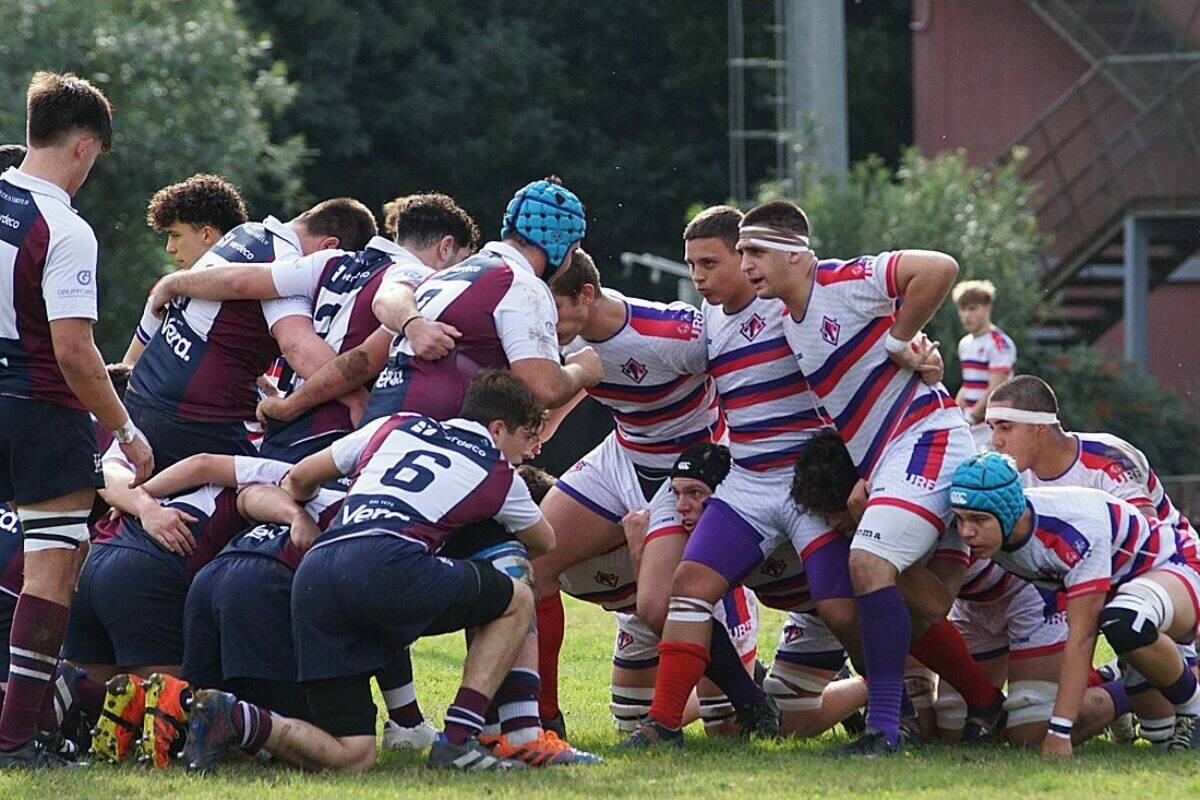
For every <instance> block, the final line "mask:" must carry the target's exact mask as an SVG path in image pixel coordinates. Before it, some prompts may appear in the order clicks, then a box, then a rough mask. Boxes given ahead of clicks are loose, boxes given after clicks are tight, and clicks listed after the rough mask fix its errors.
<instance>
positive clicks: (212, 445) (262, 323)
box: [126, 198, 375, 469]
mask: <svg viewBox="0 0 1200 800" xmlns="http://www.w3.org/2000/svg"><path fill="white" fill-rule="evenodd" d="M374 233H375V218H374V217H373V216H372V215H371V212H370V211H369V210H367V208H366V207H365V206H363V205H362V204H361V203H359V202H358V201H356V200H351V199H349V198H338V199H335V200H326V201H325V202H323V203H319V204H318V205H316V206H314V207H313V208H311V209H309V210H308V211H306V212H304V213H303V214H301V215H300V216H298V217H296V218H295V219H293V220H292V221H291V222H290V223H288V224H286V225H285V224H284V223H282V222H280V221H279V220H277V219H275V218H274V217H268V218H267V219H266V220H264V221H263V222H261V223H259V222H248V223H245V224H244V225H239V226H238V227H236V228H234V229H233V230H231V231H229V232H228V233H226V234H225V236H223V237H222V238H221V239H220V241H218V242H217V244H216V245H214V246H213V248H212V249H210V250H209V251H208V252H207V253H206V254H205V255H204V256H203V257H202V258H201V259H200V260H199V261H198V262H196V264H195V265H194V266H193V267H192V269H191V270H188V271H187V272H182V273H175V274H174V275H173V276H167V278H164V279H163V280H162V281H159V284H162V283H163V282H164V281H168V279H169V278H171V277H181V276H184V275H189V274H191V273H193V272H199V271H203V270H207V269H211V268H213V267H217V266H221V265H224V264H238V263H261V262H267V261H271V262H273V261H279V260H284V259H289V260H291V259H295V258H297V257H299V256H301V255H307V254H309V253H313V252H316V251H318V250H324V249H329V248H332V247H339V246H342V247H345V248H346V249H349V250H359V249H362V247H364V246H365V245H366V243H367V241H368V240H369V239H370V237H371V236H372V235H373V234H374ZM168 286H169V283H168ZM165 293H166V289H159V288H158V287H157V286H156V287H155V289H153V290H151V293H150V299H149V301H148V302H147V311H146V315H144V317H143V326H150V327H154V325H155V324H156V323H157V322H158V320H157V319H156V318H154V316H153V315H154V313H155V311H156V310H157V309H159V308H160V307H161V306H162V305H163V304H162V303H160V302H159V300H158V297H159V296H160V295H163V294H165ZM151 319H153V320H154V322H153V323H152V322H150V320H151ZM147 332H149V331H147ZM281 352H282V354H283V355H284V356H285V357H286V358H287V361H288V364H290V365H291V367H292V368H293V369H294V370H296V372H298V373H299V374H300V375H302V376H304V375H309V374H311V373H312V372H314V371H315V370H316V369H317V368H318V367H320V366H321V365H322V364H324V363H325V362H326V361H328V360H329V359H331V358H333V355H334V353H333V350H332V349H331V348H330V346H329V345H328V344H327V343H326V342H325V341H324V340H322V339H321V338H320V337H319V336H317V334H316V333H315V331H314V330H313V312H312V308H311V304H310V302H309V300H308V299H307V298H287V299H284V300H268V301H263V302H257V301H248V300H232V301H228V302H215V301H209V300H179V301H174V302H170V303H169V304H168V305H167V307H166V308H165V316H164V317H163V319H162V320H161V324H159V325H158V326H157V329H156V330H154V332H153V335H151V336H150V337H149V338H148V341H147V344H146V349H145V352H143V354H142V356H141V357H140V358H139V359H138V361H137V364H136V365H135V366H134V368H133V374H132V375H131V376H130V383H129V393H128V396H127V400H126V402H127V403H128V404H129V406H130V408H131V409H132V410H131V413H132V414H133V416H134V419H135V421H137V422H138V424H139V425H140V426H142V427H143V428H145V429H146V431H147V435H148V436H149V439H150V443H151V445H152V446H153V447H154V448H155V453H156V455H157V456H158V461H159V465H158V466H159V469H165V468H167V467H169V466H170V465H172V464H174V463H175V462H177V461H180V460H182V459H184V458H186V457H188V456H190V455H196V454H198V453H220V454H225V455H247V456H252V455H256V454H257V453H256V450H255V448H254V445H253V444H252V443H251V441H250V439H249V437H248V434H247V430H246V425H245V423H246V422H247V421H249V420H253V419H254V409H255V406H256V405H257V403H258V390H257V380H258V377H259V376H260V375H262V374H263V372H264V371H265V370H266V368H267V367H268V366H269V365H270V364H271V363H272V362H273V361H274V360H275V359H276V358H278V357H279V355H280V353H281Z"/></svg>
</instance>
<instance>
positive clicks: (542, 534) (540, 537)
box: [513, 517, 554, 558]
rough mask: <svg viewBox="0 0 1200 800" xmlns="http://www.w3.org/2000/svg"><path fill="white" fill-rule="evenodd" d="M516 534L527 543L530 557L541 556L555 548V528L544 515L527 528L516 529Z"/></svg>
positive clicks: (526, 547) (522, 542)
mask: <svg viewBox="0 0 1200 800" xmlns="http://www.w3.org/2000/svg"><path fill="white" fill-rule="evenodd" d="M513 535H514V536H516V537H517V540H518V541H519V542H520V543H521V544H523V545H525V549H526V550H528V551H529V557H530V558H539V557H540V556H544V555H546V554H547V553H549V552H550V551H551V550H553V549H554V528H552V527H550V523H549V522H546V518H545V517H542V518H541V519H539V520H538V521H537V522H535V523H534V524H533V525H531V526H529V527H528V528H526V529H525V530H522V531H516V532H515V533H514V534H513Z"/></svg>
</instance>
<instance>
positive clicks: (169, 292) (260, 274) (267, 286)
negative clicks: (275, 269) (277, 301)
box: [150, 264, 279, 313]
mask: <svg viewBox="0 0 1200 800" xmlns="http://www.w3.org/2000/svg"><path fill="white" fill-rule="evenodd" d="M150 296H151V300H152V307H153V309H154V311H155V312H156V313H157V312H158V311H159V310H160V309H162V308H163V307H164V306H166V305H167V303H169V302H171V301H172V300H174V299H175V298H176V297H194V298H195V299H197V300H271V299H274V298H276V297H279V291H278V290H277V289H276V288H275V281H274V279H273V278H272V277H271V267H270V266H268V265H266V264H238V265H236V266H234V265H231V266H227V267H213V268H211V269H202V270H190V269H189V270H183V271H181V272H173V273H171V274H170V275H167V276H165V277H163V278H162V279H161V280H160V281H159V282H158V283H157V284H156V285H155V286H154V288H153V289H152V290H151V292H150Z"/></svg>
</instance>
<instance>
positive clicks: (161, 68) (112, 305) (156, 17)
mask: <svg viewBox="0 0 1200 800" xmlns="http://www.w3.org/2000/svg"><path fill="white" fill-rule="evenodd" d="M0 30H4V31H5V36H4V37H3V38H0V139H3V140H4V141H23V140H24V124H25V107H24V97H25V87H26V86H27V84H28V81H29V78H30V76H31V75H32V73H33V72H34V71H36V70H38V69H52V70H58V71H67V70H70V71H74V72H75V73H77V74H79V75H81V76H83V77H86V78H88V79H90V80H92V81H93V82H94V83H95V84H96V85H97V86H99V87H100V88H101V89H103V90H104V92H105V93H106V94H107V95H108V97H109V99H110V100H111V101H112V103H113V107H114V112H115V125H114V127H115V130H114V137H113V138H114V146H113V153H112V154H111V155H108V156H103V157H101V159H100V160H99V161H98V162H97V165H96V168H95V169H94V171H93V173H92V176H91V178H90V179H89V180H88V183H87V184H86V185H85V186H84V188H83V190H82V191H81V192H80V194H79V196H78V197H77V198H76V204H77V206H78V208H79V209H80V210H81V212H82V214H83V215H84V217H86V218H87V219H88V220H89V221H90V222H91V223H92V225H93V227H95V229H96V234H97V236H98V238H99V240H100V276H101V293H102V294H101V322H100V324H99V326H98V327H97V341H98V342H99V343H100V344H101V347H102V349H103V351H104V352H105V354H106V355H107V356H108V357H109V358H110V359H112V358H115V357H118V356H119V355H120V353H122V352H124V349H125V345H126V344H128V342H129V337H130V334H131V331H132V329H133V326H134V324H135V323H136V321H137V319H138V316H139V315H140V313H141V306H142V305H143V303H144V302H145V295H146V291H147V290H148V289H149V287H150V284H151V283H152V282H153V280H154V278H155V277H156V276H157V275H159V274H161V273H162V272H163V271H164V270H165V269H166V267H167V261H166V259H165V257H164V255H163V252H162V241H161V238H160V237H158V236H157V235H155V234H154V233H153V232H152V231H150V230H149V228H147V227H146V224H145V213H146V201H147V200H148V199H149V197H150V195H151V194H153V192H154V191H156V190H157V189H158V188H160V187H162V186H164V185H166V184H168V183H171V182H174V181H177V180H180V179H182V178H185V177H187V176H188V175H191V174H193V173H196V172H215V173H219V174H222V175H224V176H225V177H227V178H229V179H230V180H231V181H233V182H234V183H235V184H236V185H238V186H239V187H240V188H241V190H242V191H243V193H244V194H245V195H246V199H247V202H248V203H249V204H250V206H251V208H252V213H255V214H260V215H265V214H267V213H283V212H287V211H291V210H295V209H296V208H297V206H298V205H299V203H300V202H301V201H302V200H303V197H304V193H303V189H302V185H301V183H300V180H299V177H298V175H299V166H300V161H301V158H302V157H303V155H304V145H303V141H302V139H301V138H300V137H298V136H297V137H290V138H288V139H286V140H284V141H278V140H275V139H273V138H272V137H271V120H272V118H273V117H275V116H277V115H278V114H279V113H281V112H282V111H283V110H284V109H286V107H287V105H288V103H289V102H290V100H291V98H292V96H293V94H294V87H292V86H291V85H290V84H289V83H288V81H287V79H286V76H285V74H284V71H283V67H282V66H281V65H279V64H274V65H272V64H271V63H270V61H269V59H268V55H269V53H270V48H271V42H270V41H269V40H267V39H265V38H264V39H255V37H253V36H252V35H251V34H250V33H249V31H248V30H247V28H246V25H245V23H244V22H243V20H242V19H241V18H240V17H239V15H238V12H237V9H236V7H235V5H234V3H233V2H232V0H192V2H189V3H186V4H181V3H173V2H161V1H160V0H108V1H107V2H103V3H79V2H72V1H71V0H24V1H23V2H18V3H4V4H0Z"/></svg>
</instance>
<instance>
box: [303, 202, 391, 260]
mask: <svg viewBox="0 0 1200 800" xmlns="http://www.w3.org/2000/svg"><path fill="white" fill-rule="evenodd" d="M296 221H297V222H299V223H300V224H302V225H303V226H304V227H305V229H307V230H308V232H309V233H310V234H312V235H313V236H336V237H337V240H338V247H340V248H341V249H343V250H362V249H363V248H364V247H366V246H367V242H369V241H371V237H372V236H374V235H375V234H376V233H377V232H378V230H379V229H378V228H377V227H376V225H375V215H374V214H372V213H371V209H369V208H367V207H366V206H364V205H363V204H362V203H360V202H359V201H357V200H355V199H354V198H353V197H335V198H333V199H331V200H324V201H322V202H320V203H317V204H316V205H315V206H313V207H312V208H310V209H309V210H308V211H305V212H304V213H303V214H301V215H300V216H298V217H296Z"/></svg>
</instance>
